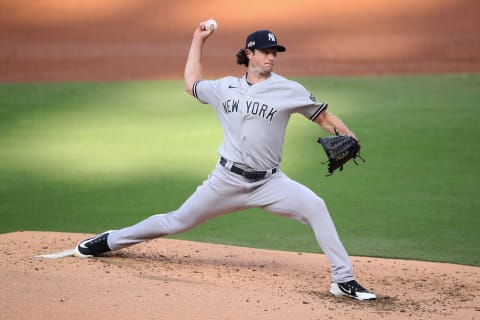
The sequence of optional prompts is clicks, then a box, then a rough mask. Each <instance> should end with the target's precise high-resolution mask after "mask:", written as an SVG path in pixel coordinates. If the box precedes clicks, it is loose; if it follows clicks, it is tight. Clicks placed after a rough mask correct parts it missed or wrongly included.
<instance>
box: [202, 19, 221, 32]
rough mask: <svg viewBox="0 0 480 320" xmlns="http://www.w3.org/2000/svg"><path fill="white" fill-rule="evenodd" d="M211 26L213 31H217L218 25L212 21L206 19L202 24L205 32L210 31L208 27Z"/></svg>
mask: <svg viewBox="0 0 480 320" xmlns="http://www.w3.org/2000/svg"><path fill="white" fill-rule="evenodd" d="M211 26H213V30H217V28H218V23H217V21H215V20H213V19H208V20H207V21H205V23H204V24H203V27H204V28H205V30H210V27H211Z"/></svg>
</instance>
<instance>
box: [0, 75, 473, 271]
mask: <svg viewBox="0 0 480 320" xmlns="http://www.w3.org/2000/svg"><path fill="white" fill-rule="evenodd" d="M298 80H299V81H300V82H302V83H303V84H304V85H305V86H306V87H307V88H308V89H309V90H311V91H312V92H313V93H314V94H315V96H316V98H317V100H318V101H326V102H328V103H329V105H330V110H331V111H332V112H334V113H336V114H337V115H339V116H340V117H341V118H342V119H343V120H344V121H345V122H346V123H347V124H348V125H349V126H350V127H351V128H352V129H353V130H354V131H355V132H356V133H357V135H358V136H359V137H360V138H361V140H362V155H363V157H364V158H365V159H366V160H367V162H366V163H365V164H360V166H358V167H356V166H355V165H353V164H348V165H347V166H346V168H345V170H344V171H343V172H338V173H336V174H335V175H334V176H332V177H325V173H326V167H325V165H322V164H321V163H320V162H321V161H322V160H324V159H325V155H324V154H323V151H322V150H321V149H320V147H319V145H318V144H317V143H316V138H317V137H318V136H319V135H325V133H324V132H322V131H320V130H319V129H318V128H317V127H316V126H315V125H314V124H312V123H310V122H309V121H306V120H305V119H304V118H303V117H301V116H298V115H295V116H294V117H293V118H292V121H291V123H290V127H289V129H288V131H287V138H286V145H285V154H284V161H283V164H282V168H283V170H284V171H285V172H286V173H287V174H288V175H289V176H290V177H292V178H294V179H296V180H298V181H300V182H302V183H304V184H305V185H307V186H309V187H310V188H312V189H313V190H314V191H315V192H317V193H318V194H319V195H321V196H322V197H323V198H324V199H325V200H326V201H327V204H328V206H329V209H330V211H331V214H332V217H333V219H334V221H335V223H336V226H337V229H338V232H339V233H340V236H341V238H342V241H343V242H344V244H345V246H346V248H347V250H348V251H349V253H350V254H351V255H364V256H379V257H391V258H406V259H421V260H431V261H445V262H453V263H460V264H469V265H477V266H480V236H479V233H478V231H477V229H478V227H479V226H480V218H479V215H480V199H479V197H478V196H477V194H478V190H480V183H479V182H478V178H479V177H480V146H479V143H478V142H477V141H478V136H479V133H480V129H479V126H478V125H477V119H479V118H480V111H479V108H478V107H477V104H478V102H479V101H480V75H479V74H453V75H442V76H440V75H435V76H396V77H394V76H382V77H342V78H308V79H298ZM221 138H222V137H221V130H220V126H219V124H218V121H217V120H216V118H215V115H214V112H213V111H212V110H211V109H210V107H208V106H206V105H202V104H200V103H198V102H196V101H195V100H194V99H193V98H191V97H189V96H188V95H187V94H185V93H184V92H183V84H182V82H180V81H157V82H119V83H61V84H53V83H51V84H0V232H11V231H16V230H22V229H23V230H51V231H67V232H88V233H96V232H101V231H104V230H106V229H112V228H120V227H123V226H126V225H130V224H132V223H135V222H137V221H139V220H140V219H143V218H145V217H147V216H149V215H151V214H153V213H159V212H168V211H171V210H174V209H176V208H177V207H178V206H179V205H180V204H181V203H182V202H183V201H184V200H185V199H186V198H187V197H188V196H189V195H190V194H191V193H192V192H193V191H194V189H195V187H196V186H197V185H198V184H199V183H201V181H202V180H203V179H204V178H205V177H206V176H207V175H208V174H209V173H210V171H211V170H212V169H213V167H214V165H215V161H216V160H217V154H216V149H217V147H218V145H219V143H220V141H221ZM176 238H181V239H189V240H196V241H206V242H214V243H226V244H234V245H242V246H251V247H262V248H272V249H280V250H295V251H306V252H319V248H318V246H317V244H316V243H315V240H314V238H313V234H312V232H311V230H310V228H309V227H308V226H305V225H302V224H300V223H298V222H296V221H291V220H287V219H284V218H279V217H276V216H273V215H270V214H268V213H265V212H263V211H260V210H256V209H253V210H245V211H241V212H237V213H233V214H230V215H226V216H222V217H218V218H216V219H213V220H211V221H208V222H206V223H205V224H203V225H201V226H198V227H197V228H195V229H193V230H191V231H189V232H186V233H184V234H181V235H177V236H176Z"/></svg>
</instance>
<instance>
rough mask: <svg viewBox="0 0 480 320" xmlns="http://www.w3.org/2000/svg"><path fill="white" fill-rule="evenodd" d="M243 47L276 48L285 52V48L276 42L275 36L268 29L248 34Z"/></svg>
mask: <svg viewBox="0 0 480 320" xmlns="http://www.w3.org/2000/svg"><path fill="white" fill-rule="evenodd" d="M245 47H246V48H247V49H268V48H277V51H278V52H285V50H287V49H286V48H285V47H284V46H281V45H279V44H278V43H277V37H276V36H275V34H274V33H273V32H271V31H269V30H257V31H255V32H253V33H251V34H249V35H248V37H247V41H246V44H245Z"/></svg>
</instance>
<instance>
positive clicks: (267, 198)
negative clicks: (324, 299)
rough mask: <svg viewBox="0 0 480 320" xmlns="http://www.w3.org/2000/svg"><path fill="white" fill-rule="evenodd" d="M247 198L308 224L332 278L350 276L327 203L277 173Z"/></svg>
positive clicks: (351, 275)
mask: <svg viewBox="0 0 480 320" xmlns="http://www.w3.org/2000/svg"><path fill="white" fill-rule="evenodd" d="M251 201H253V202H254V203H258V204H260V203H261V202H263V203H264V204H265V203H267V204H268V205H266V206H263V208H264V209H265V210H267V211H270V212H272V213H275V214H278V215H281V216H284V217H288V218H291V219H296V220H299V221H301V222H303V223H306V224H308V225H310V226H311V228H312V229H313V232H314V234H315V238H316V240H317V243H318V244H319V246H320V247H321V249H322V251H323V252H324V253H325V255H326V256H327V258H328V260H329V262H330V265H331V269H332V278H333V281H334V282H346V281H350V280H353V279H354V276H353V270H352V265H351V262H350V258H349V256H348V254H347V252H346V250H345V248H344V246H343V244H342V242H341V240H340V238H339V236H338V233H337V230H336V228H335V225H334V223H333V221H332V218H331V216H330V213H329V212H328V209H327V206H326V204H325V202H324V201H323V199H321V198H320V197H319V196H317V195H316V194H315V193H314V192H313V191H311V190H310V189H309V188H307V187H305V186H304V185H302V184H300V183H298V182H296V181H293V180H291V179H290V178H288V177H287V176H286V175H284V174H283V173H280V174H279V175H278V176H276V177H275V178H273V177H272V179H271V180H270V181H269V182H268V183H267V184H265V185H264V186H262V187H261V188H259V189H258V190H257V192H255V195H254V197H253V198H252V199H251ZM249 203H250V202H249Z"/></svg>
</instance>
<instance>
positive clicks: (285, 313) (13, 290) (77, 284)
mask: <svg viewBox="0 0 480 320" xmlns="http://www.w3.org/2000/svg"><path fill="white" fill-rule="evenodd" d="M85 237H86V235H84V234H68V233H54V232H15V233H8V234H2V235H0V247H1V248H2V249H0V270H1V271H0V273H1V274H0V288H1V290H0V318H1V319H40V320H41V319H49V320H51V319H102V320H108V319H115V320H118V319H202V320H203V319H242V320H244V319H275V320H277V319H335V320H338V319H369V320H374V319H462V320H464V319H480V268H478V267H470V266H461V265H453V264H443V263H429V262H419V261H403V260H390V259H378V258H365V257H352V261H353V265H354V268H355V270H356V276H357V279H358V280H359V282H360V283H361V284H363V285H364V286H365V287H367V288H370V289H372V290H374V291H375V293H377V295H378V299H377V300H376V301H366V302H365V301H364V302H361V301H356V300H351V299H348V298H342V297H340V298H339V297H334V296H332V295H330V294H329V293H328V288H329V286H330V271H329V266H328V263H327V260H326V258H325V257H324V256H323V255H321V254H311V253H298V252H283V251H272V250H259V249H251V248H242V247H234V246H226V245H213V244H206V243H197V242H190V241H179V240H171V239H158V240H155V241H150V242H147V243H143V244H139V245H137V246H134V247H131V248H128V249H124V250H120V251H117V252H114V253H111V254H110V255H108V256H105V257H101V258H93V259H80V258H74V257H70V256H69V257H64V258H57V259H51V257H50V259H48V258H37V257H36V256H38V255H45V254H51V253H58V252H64V251H65V250H68V249H71V248H72V247H74V246H75V244H76V243H77V242H78V241H79V240H81V239H83V238H85Z"/></svg>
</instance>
